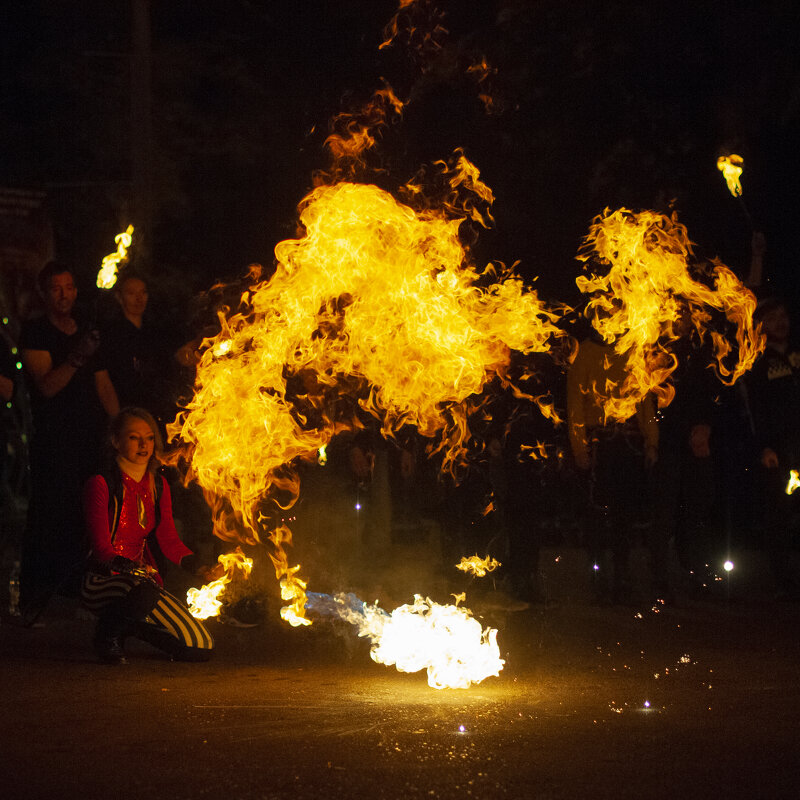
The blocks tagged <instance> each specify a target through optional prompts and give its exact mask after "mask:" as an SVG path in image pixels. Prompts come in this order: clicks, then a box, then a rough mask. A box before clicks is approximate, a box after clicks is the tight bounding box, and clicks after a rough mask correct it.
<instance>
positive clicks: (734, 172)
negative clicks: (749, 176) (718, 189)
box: [717, 153, 753, 228]
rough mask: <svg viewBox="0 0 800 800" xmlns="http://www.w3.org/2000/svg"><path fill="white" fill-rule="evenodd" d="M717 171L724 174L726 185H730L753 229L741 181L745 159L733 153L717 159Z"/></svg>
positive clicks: (730, 189) (729, 187) (729, 188)
mask: <svg viewBox="0 0 800 800" xmlns="http://www.w3.org/2000/svg"><path fill="white" fill-rule="evenodd" d="M717 169H718V170H719V171H720V172H721V173H722V177H723V178H725V183H726V184H727V185H728V190H729V191H730V193H731V194H732V195H733V196H734V197H735V198H736V199H737V200H738V201H739V203H740V204H741V206H742V211H744V215H745V217H747V222H748V223H749V224H750V227H751V228H752V227H753V218H752V217H751V216H750V211H749V210H748V208H747V205H746V204H745V202H744V197H743V196H742V183H741V181H740V180H739V179H740V178H741V175H742V171H743V170H744V159H743V158H742V157H741V156H737V155H736V154H735V153H731V154H730V155H727V156H720V157H719V158H718V159H717Z"/></svg>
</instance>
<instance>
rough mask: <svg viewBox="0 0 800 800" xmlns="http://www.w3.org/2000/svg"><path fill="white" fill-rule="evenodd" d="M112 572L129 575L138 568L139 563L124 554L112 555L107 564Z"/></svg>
mask: <svg viewBox="0 0 800 800" xmlns="http://www.w3.org/2000/svg"><path fill="white" fill-rule="evenodd" d="M108 565H109V566H110V567H111V570H112V572H121V573H122V574H123V575H129V574H130V573H131V572H135V571H136V570H137V569H139V565H138V564H137V563H136V562H135V561H131V559H130V558H125V556H114V558H112V559H111V561H109V564H108Z"/></svg>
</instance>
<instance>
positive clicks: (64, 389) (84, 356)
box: [20, 261, 119, 624]
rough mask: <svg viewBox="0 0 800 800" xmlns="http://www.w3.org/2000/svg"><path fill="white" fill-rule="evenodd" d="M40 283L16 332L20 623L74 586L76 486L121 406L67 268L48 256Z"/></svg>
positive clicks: (78, 554)
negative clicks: (21, 495)
mask: <svg viewBox="0 0 800 800" xmlns="http://www.w3.org/2000/svg"><path fill="white" fill-rule="evenodd" d="M38 284H39V291H40V294H41V296H42V300H43V301H44V311H45V313H44V315H43V316H41V317H38V318H36V319H31V320H28V321H26V322H25V323H24V324H23V327H22V332H21V336H20V350H21V354H22V359H21V360H22V364H23V367H24V368H25V373H26V375H27V379H28V380H27V383H28V389H29V392H30V399H31V413H32V417H33V435H32V437H31V443H30V472H31V498H30V503H29V507H28V523H27V528H26V532H25V537H24V539H23V545H22V573H21V575H20V607H21V609H22V611H23V622H25V623H30V624H32V623H33V621H34V620H35V619H36V617H38V615H39V613H40V612H41V610H42V609H43V608H44V606H45V605H46V603H47V601H48V600H49V598H50V597H51V596H52V594H53V593H54V592H56V591H60V590H61V591H64V590H66V591H67V592H68V591H69V590H70V589H73V588H74V589H77V586H78V581H79V576H80V569H79V567H80V566H82V562H83V559H84V556H85V544H84V532H83V521H82V514H81V505H80V498H81V491H82V488H83V483H84V481H85V480H86V479H87V478H88V477H89V475H91V474H92V473H93V472H94V471H96V468H97V461H98V456H99V445H100V440H101V436H102V431H103V428H104V423H105V415H104V414H103V411H105V414H107V415H109V416H113V415H115V414H116V413H117V411H118V410H119V403H118V402H117V396H116V392H115V391H114V386H113V385H112V383H111V379H110V377H109V375H108V370H107V369H105V367H104V366H103V365H102V364H100V363H99V362H98V360H97V359H96V358H95V353H96V351H97V347H98V337H97V333H96V331H93V330H90V329H88V328H87V327H86V326H84V327H81V325H80V324H79V322H78V321H77V320H76V319H75V317H74V316H73V307H74V305H75V301H76V299H77V296H78V290H77V287H76V286H75V279H74V276H73V273H72V270H71V269H70V268H69V267H68V266H66V265H64V264H60V263H58V262H54V261H51V262H49V263H48V264H46V265H45V266H44V267H43V269H42V271H41V272H40V273H39V277H38ZM73 576H74V578H75V586H74V587H71V586H69V580H70V579H71V578H72V577H73Z"/></svg>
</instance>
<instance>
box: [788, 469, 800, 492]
mask: <svg viewBox="0 0 800 800" xmlns="http://www.w3.org/2000/svg"><path fill="white" fill-rule="evenodd" d="M798 487H800V473H798V471H797V470H796V469H792V470H789V483H787V484H786V494H792V492H794V490H795V489H797V488H798Z"/></svg>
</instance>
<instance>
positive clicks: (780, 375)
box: [747, 297, 800, 600]
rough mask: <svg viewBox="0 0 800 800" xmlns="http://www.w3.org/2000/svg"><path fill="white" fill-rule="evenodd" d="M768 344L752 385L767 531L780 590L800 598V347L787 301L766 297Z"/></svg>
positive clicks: (761, 313) (763, 313)
mask: <svg viewBox="0 0 800 800" xmlns="http://www.w3.org/2000/svg"><path fill="white" fill-rule="evenodd" d="M755 316H756V319H758V320H760V322H761V325H762V330H763V332H764V333H765V334H766V337H767V346H766V349H765V350H764V353H763V354H762V355H761V357H760V358H759V359H758V361H757V362H756V363H755V365H754V366H753V369H752V370H751V372H750V374H749V376H748V381H747V386H748V392H749V397H750V405H751V410H752V414H753V424H754V429H755V439H756V449H757V455H758V460H759V467H760V470H761V487H762V496H761V500H762V503H763V508H762V514H763V533H764V536H765V542H764V545H765V548H766V549H767V551H768V552H769V554H770V560H771V563H772V569H773V572H774V576H775V580H776V583H777V584H778V593H779V596H782V597H786V598H788V599H792V600H800V578H799V577H798V575H797V573H796V571H794V570H793V569H792V564H791V554H792V549H793V547H792V545H793V541H792V539H793V531H792V528H791V525H792V517H793V516H794V515H795V514H796V513H797V501H798V496H799V495H800V492H797V493H794V494H792V495H787V493H786V487H787V484H788V482H789V475H790V471H791V470H800V348H798V347H797V346H795V345H794V344H793V343H792V341H791V338H790V321H789V314H788V312H787V309H786V305H785V304H784V303H783V301H782V300H780V299H778V298H774V297H771V298H765V299H764V300H762V301H761V303H759V306H758V308H757V309H756V315H755Z"/></svg>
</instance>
